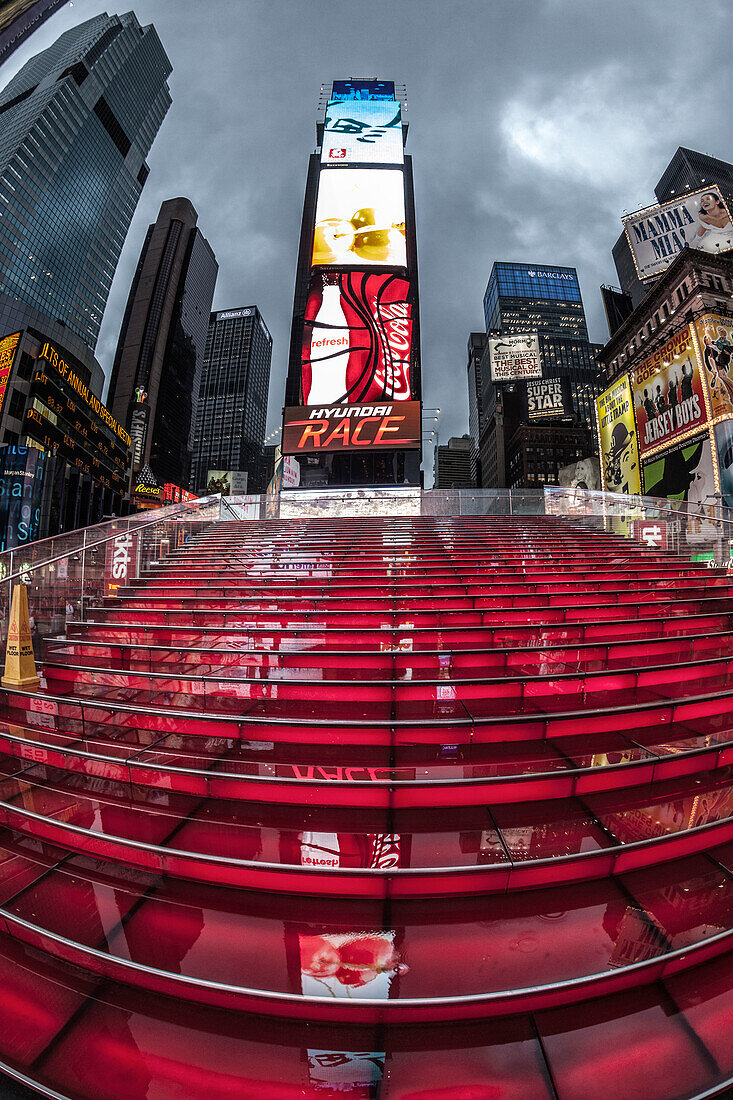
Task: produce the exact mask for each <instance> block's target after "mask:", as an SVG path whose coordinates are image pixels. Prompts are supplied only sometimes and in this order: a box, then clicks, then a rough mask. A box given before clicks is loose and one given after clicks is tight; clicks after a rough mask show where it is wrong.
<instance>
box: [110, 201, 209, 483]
mask: <svg viewBox="0 0 733 1100" xmlns="http://www.w3.org/2000/svg"><path fill="white" fill-rule="evenodd" d="M197 219H198V215H197V213H196V211H195V210H194V208H193V206H192V205H191V203H190V202H189V200H188V199H185V198H178V199H168V200H167V201H166V202H164V203H163V204H162V205H161V208H160V212H159V214H158V218H157V220H156V222H155V223H154V224H153V225H151V226H149V227H148V231H147V234H146V236H145V242H144V244H143V248H142V252H141V254H140V259H139V261H138V265H137V270H136V271H135V276H134V278H133V281H132V287H131V288H130V294H129V297H128V300H127V306H126V308H125V314H124V317H123V321H122V328H121V330H120V337H119V340H118V343H117V352H116V354H115V360H114V365H113V368H112V376H111V379H110V386H109V398H108V404H109V406H110V408H111V409H112V412H113V415H114V416H115V417H116V418H117V419H118V420H119V421H120V422H121V423H123V424H125V425H126V426H127V427H128V430H129V432H130V435H131V437H132V448H133V468H134V469H135V470H139V469H141V468H142V467H143V466H149V467H150V469H151V470H152V471H153V474H154V475H155V477H156V478H157V480H158V482H159V483H161V484H163V483H165V482H172V483H173V484H175V485H181V486H183V487H184V488H186V487H187V486H188V483H189V478H190V467H191V444H192V435H193V428H194V423H195V415H196V403H197V400H198V392H199V384H200V380H201V370H202V367H203V359H204V349H205V346H206V334H207V330H208V325H209V314H210V311H211V302H212V299H213V297H214V286H215V284H216V276H217V271H218V265H217V262H216V258H215V257H214V253H213V252H212V250H211V247H210V246H209V243H208V241H207V240H206V238H205V237H204V236H203V235H202V233H201V231H200V230H199V229H198V228H197V226H196V222H197Z"/></svg>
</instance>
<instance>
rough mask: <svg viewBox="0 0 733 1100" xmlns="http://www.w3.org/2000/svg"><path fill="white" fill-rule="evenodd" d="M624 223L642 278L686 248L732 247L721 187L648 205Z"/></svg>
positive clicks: (732, 227)
mask: <svg viewBox="0 0 733 1100" xmlns="http://www.w3.org/2000/svg"><path fill="white" fill-rule="evenodd" d="M623 225H624V229H625V231H626V239H627V240H628V242H629V247H630V248H631V253H632V255H633V257H634V263H635V264H636V271H637V274H638V276H639V278H640V279H650V278H653V277H654V276H656V275H660V274H661V273H662V272H663V271H664V270H666V268H668V267H669V265H670V263H671V262H672V260H673V259H674V258H675V256H677V255H678V254H679V253H680V252H681V251H682V249H683V248H688V247H689V248H699V249H701V250H702V251H703V252H728V251H729V250H730V249H731V248H733V222H731V216H730V211H729V210H728V207H727V206H726V205H725V200H724V199H723V196H722V195H721V193H720V190H719V188H718V187H707V188H705V190H703V191H694V192H692V194H689V195H684V196H683V197H681V198H679V199H673V200H672V202H665V203H663V204H662V205H661V206H649V207H647V208H646V210H640V211H639V212H638V213H637V214H632V215H631V216H630V217H628V218H624V219H623Z"/></svg>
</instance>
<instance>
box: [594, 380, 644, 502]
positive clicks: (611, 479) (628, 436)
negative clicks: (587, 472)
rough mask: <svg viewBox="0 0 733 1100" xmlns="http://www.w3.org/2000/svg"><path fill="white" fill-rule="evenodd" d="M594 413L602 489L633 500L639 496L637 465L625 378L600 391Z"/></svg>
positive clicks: (630, 396)
mask: <svg viewBox="0 0 733 1100" xmlns="http://www.w3.org/2000/svg"><path fill="white" fill-rule="evenodd" d="M596 411H597V415H598V433H599V436H600V440H599V442H600V452H601V453H600V458H601V472H602V482H603V489H604V491H605V492H607V493H626V494H627V495H630V496H636V495H637V494H639V493H640V492H641V463H640V461H639V449H638V444H637V438H636V423H635V421H634V404H633V398H632V394H631V386H630V384H629V378H628V375H626V374H624V375H623V376H622V377H621V378H617V379H616V381H615V382H614V383H613V385H612V386H609V387H608V389H607V390H604V392H603V393H602V394H601V395H600V396H599V397H598V398H597V400H596Z"/></svg>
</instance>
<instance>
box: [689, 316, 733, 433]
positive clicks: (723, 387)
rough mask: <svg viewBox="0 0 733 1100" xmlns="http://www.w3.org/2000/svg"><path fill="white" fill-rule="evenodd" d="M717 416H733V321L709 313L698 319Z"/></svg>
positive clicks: (704, 359) (707, 376)
mask: <svg viewBox="0 0 733 1100" xmlns="http://www.w3.org/2000/svg"><path fill="white" fill-rule="evenodd" d="M695 328H696V330H697V338H698V341H699V344H700V353H701V355H702V361H703V363H704V365H705V376H706V378H707V383H708V392H709V393H710V411H711V414H712V417H713V419H717V417H719V416H733V321H732V320H731V318H730V317H723V316H721V315H720V314H718V313H705V314H703V316H702V317H699V318H698V319H697V321H696V322H695Z"/></svg>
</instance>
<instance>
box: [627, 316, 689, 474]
mask: <svg viewBox="0 0 733 1100" xmlns="http://www.w3.org/2000/svg"><path fill="white" fill-rule="evenodd" d="M631 388H632V390H633V395H634V412H635V416H636V430H637V435H638V439H639V454H640V455H641V456H642V458H643V457H644V455H646V454H649V452H650V451H654V450H661V449H662V447H664V446H665V444H669V443H673V442H675V440H679V439H681V438H682V437H684V436H686V435H691V434H693V433H694V432H695V430H696V429H699V428H702V427H703V425H704V424H705V423H706V421H707V414H706V411H705V398H704V396H703V381H702V377H701V375H700V369H699V364H698V362H697V356H696V355H695V351H694V348H693V346H692V338H691V335H690V326H689V325H685V327H684V328H682V329H680V331H679V332H677V333H675V335H674V336H672V337H671V338H670V339H669V340H668V341H667V343H666V344H664V346H663V347H661V348H660V349H659V350H658V351H655V352H654V354H653V355H650V356H649V357H648V358H647V359H645V360H644V361H643V363H641V364H640V365H639V366H638V367H636V368H635V369H634V370H633V371H632V372H631Z"/></svg>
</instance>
